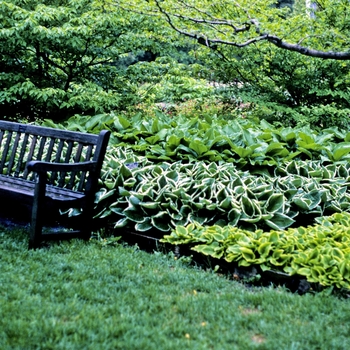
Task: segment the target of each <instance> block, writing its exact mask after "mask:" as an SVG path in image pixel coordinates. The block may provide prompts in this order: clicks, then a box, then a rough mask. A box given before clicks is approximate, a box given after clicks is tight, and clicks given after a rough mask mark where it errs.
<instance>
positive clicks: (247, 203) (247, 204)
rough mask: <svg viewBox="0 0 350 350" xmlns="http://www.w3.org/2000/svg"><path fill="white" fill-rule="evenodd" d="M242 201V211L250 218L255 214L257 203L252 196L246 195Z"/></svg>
mask: <svg viewBox="0 0 350 350" xmlns="http://www.w3.org/2000/svg"><path fill="white" fill-rule="evenodd" d="M241 203H242V211H243V213H244V214H245V215H246V217H247V218H250V217H252V216H253V215H255V205H254V203H253V201H252V200H251V199H250V198H248V197H247V196H245V195H244V196H242V198H241Z"/></svg>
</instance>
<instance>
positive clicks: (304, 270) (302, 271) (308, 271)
mask: <svg viewBox="0 0 350 350" xmlns="http://www.w3.org/2000/svg"><path fill="white" fill-rule="evenodd" d="M296 273H297V274H298V275H301V276H305V277H308V276H310V275H311V269H310V268H307V267H302V268H300V269H298V270H297V271H296Z"/></svg>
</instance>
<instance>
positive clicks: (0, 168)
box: [0, 130, 5, 174]
mask: <svg viewBox="0 0 350 350" xmlns="http://www.w3.org/2000/svg"><path fill="white" fill-rule="evenodd" d="M3 138H4V131H3V130H1V131H0V150H1V148H2V140H3ZM4 154H5V152H3V156H4ZM2 163H3V162H2V159H1V161H0V174H2V170H3V164H2Z"/></svg>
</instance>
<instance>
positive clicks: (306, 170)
mask: <svg viewBox="0 0 350 350" xmlns="http://www.w3.org/2000/svg"><path fill="white" fill-rule="evenodd" d="M107 160H108V166H107V167H105V170H104V174H103V179H104V186H105V187H104V188H102V189H101V190H100V192H99V193H98V196H97V201H98V203H97V210H98V212H99V213H98V214H97V216H98V217H100V218H106V217H108V218H109V219H110V220H111V221H112V222H114V224H115V226H116V227H123V226H126V225H129V226H130V225H131V226H133V227H134V228H135V229H136V230H137V231H147V230H150V229H152V228H155V229H158V230H160V231H163V232H168V231H170V230H171V229H172V228H174V227H176V225H187V224H189V223H191V222H197V223H199V224H201V225H215V224H217V225H221V226H222V225H228V224H229V225H232V226H238V227H241V228H247V229H251V230H252V229H253V230H254V229H256V228H262V229H271V228H272V229H276V230H277V229H285V228H287V227H289V226H291V225H293V224H299V225H301V224H305V222H306V223H308V222H310V223H311V222H312V220H313V218H315V217H320V216H323V215H328V214H332V213H334V212H341V211H349V208H350V194H349V193H348V191H347V190H348V187H349V186H350V182H349V179H350V175H349V169H350V166H349V165H347V164H346V163H344V164H339V165H334V164H330V165H327V166H326V165H322V164H321V163H319V162H318V163H316V162H294V161H292V162H290V163H287V164H285V165H280V166H277V167H275V168H274V175H273V176H270V175H268V173H269V171H270V170H269V168H262V167H260V168H259V169H256V170H255V172H254V173H250V172H247V171H242V170H239V169H237V168H236V167H235V166H234V165H233V164H230V163H223V164H217V163H209V164H207V163H205V162H201V161H197V162H194V163H187V164H183V163H182V162H175V163H172V164H170V163H162V164H158V165H157V164H152V163H150V162H149V161H148V160H147V159H146V158H145V157H143V158H137V157H135V156H134V154H133V153H132V152H130V150H129V151H128V150H126V151H124V150H122V149H121V148H116V149H115V154H112V152H109V155H108V156H107ZM106 169H107V170H106ZM301 218H302V220H301ZM305 220H306V221H305ZM296 221H297V222H296ZM301 221H302V222H301Z"/></svg>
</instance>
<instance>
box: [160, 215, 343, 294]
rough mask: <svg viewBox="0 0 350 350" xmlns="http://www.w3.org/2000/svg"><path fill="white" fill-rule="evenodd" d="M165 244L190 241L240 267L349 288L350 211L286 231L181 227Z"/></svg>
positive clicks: (165, 240)
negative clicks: (311, 224)
mask: <svg viewBox="0 0 350 350" xmlns="http://www.w3.org/2000/svg"><path fill="white" fill-rule="evenodd" d="M162 241H163V242H166V243H171V244H176V245H184V244H185V245H190V246H191V247H192V249H193V250H194V251H196V252H199V253H201V254H204V255H208V256H211V257H213V258H218V259H224V260H226V261H227V262H236V263H238V265H239V266H251V265H259V266H260V267H261V269H262V271H266V270H275V271H276V270H277V271H282V272H284V273H287V274H289V275H300V276H304V277H306V279H307V280H308V281H309V282H315V283H320V284H321V285H323V286H336V287H338V288H346V289H350V214H349V213H337V214H334V215H332V216H330V217H325V218H323V219H322V220H319V224H317V225H314V226H309V227H299V228H289V229H288V230H282V231H280V230H279V231H277V230H271V231H269V232H264V231H262V230H257V231H254V232H252V231H247V230H242V229H240V228H237V227H232V226H225V227H220V226H211V227H203V226H201V225H199V224H189V225H188V226H187V227H184V226H178V227H177V228H176V229H175V230H174V231H173V232H172V233H171V234H170V235H166V236H164V238H163V239H162Z"/></svg>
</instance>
